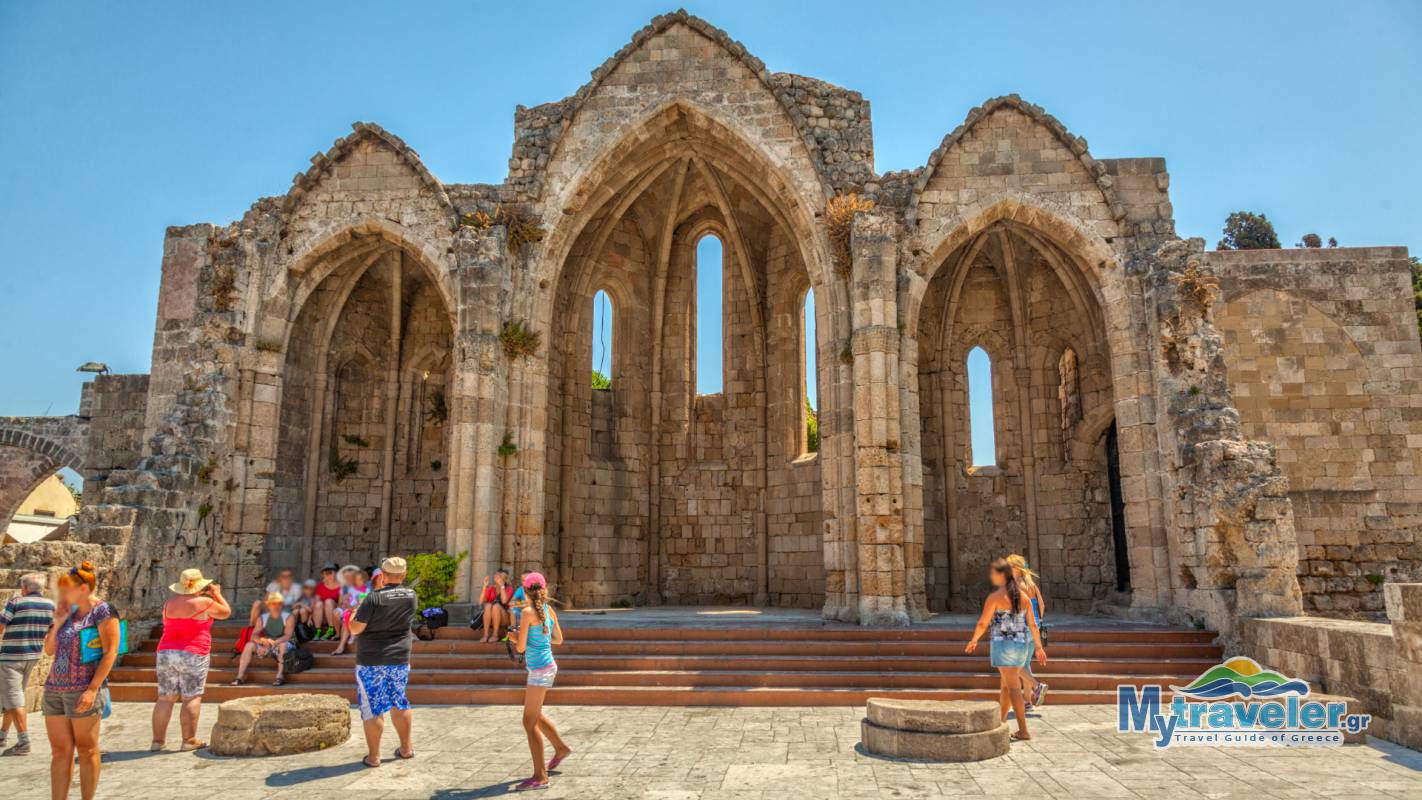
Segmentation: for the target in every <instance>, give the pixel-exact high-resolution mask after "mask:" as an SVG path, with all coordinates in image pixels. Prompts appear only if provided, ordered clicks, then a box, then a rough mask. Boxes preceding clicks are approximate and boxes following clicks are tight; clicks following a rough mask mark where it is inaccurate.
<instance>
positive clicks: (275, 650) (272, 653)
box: [252, 642, 291, 661]
mask: <svg viewBox="0 0 1422 800" xmlns="http://www.w3.org/2000/svg"><path fill="white" fill-rule="evenodd" d="M288 647H291V642H280V643H278V644H274V645H272V646H271V647H263V646H261V645H259V644H255V643H254V644H253V645H252V648H253V649H252V652H254V653H255V654H256V656H257V658H268V657H270V658H275V659H276V660H277V661H280V660H281V659H282V656H283V655H285V654H286V650H287V648H288Z"/></svg>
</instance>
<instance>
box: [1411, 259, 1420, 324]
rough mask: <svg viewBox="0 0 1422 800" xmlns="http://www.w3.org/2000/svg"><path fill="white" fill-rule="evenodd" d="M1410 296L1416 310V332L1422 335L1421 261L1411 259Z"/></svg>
mask: <svg viewBox="0 0 1422 800" xmlns="http://www.w3.org/2000/svg"><path fill="white" fill-rule="evenodd" d="M1412 295H1413V298H1414V304H1415V305H1416V308H1417V330H1418V334H1419V335H1422V259H1418V258H1417V256H1413V257H1412Z"/></svg>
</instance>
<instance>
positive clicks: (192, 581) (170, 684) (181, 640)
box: [149, 569, 232, 752]
mask: <svg viewBox="0 0 1422 800" xmlns="http://www.w3.org/2000/svg"><path fill="white" fill-rule="evenodd" d="M168 588H169V589H171V590H172V592H173V596H172V597H170V598H168V602H166V603H164V604H163V635H162V636H161V637H160V638H159V639H158V661H157V672H158V701H157V702H156V703H154V704H153V744H152V745H151V746H150V747H149V749H150V750H153V751H155V752H156V751H158V750H162V749H163V742H164V740H165V739H166V738H167V736H168V721H169V720H170V719H172V716H173V703H175V702H177V701H178V700H180V699H181V700H182V703H183V710H182V712H181V714H180V715H179V721H180V725H181V727H182V731H183V745H182V747H183V749H184V750H196V749H197V748H199V747H203V746H205V745H206V743H205V742H202V741H200V740H199V739H198V738H197V727H198V714H199V713H200V712H201V711H202V693H203V687H205V686H206V685H207V669H208V665H209V657H210V654H211V653H212V623H213V622H214V621H215V620H219V619H227V618H228V617H229V616H231V615H232V607H231V606H229V605H228V604H227V600H226V599H225V598H224V597H223V596H222V587H220V586H218V585H217V584H215V583H213V582H212V581H211V580H209V579H207V578H204V577H203V576H202V570H197V569H187V570H183V574H182V575H181V576H179V578H178V582H177V583H175V584H173V585H171V586H169V587H168Z"/></svg>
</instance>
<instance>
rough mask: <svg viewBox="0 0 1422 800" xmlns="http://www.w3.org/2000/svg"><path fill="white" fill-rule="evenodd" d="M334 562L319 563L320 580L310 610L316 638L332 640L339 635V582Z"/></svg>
mask: <svg viewBox="0 0 1422 800" xmlns="http://www.w3.org/2000/svg"><path fill="white" fill-rule="evenodd" d="M338 569H339V568H338V567H337V566H336V562H334V561H327V562H326V563H325V564H322V565H321V582H320V583H318V584H316V591H315V594H316V600H315V605H314V606H313V608H312V612H311V624H312V625H315V626H316V638H317V639H321V640H325V641H333V640H335V639H338V638H340V635H341V614H340V605H341V582H340V580H339V578H338V576H337V574H336V572H337V570H338Z"/></svg>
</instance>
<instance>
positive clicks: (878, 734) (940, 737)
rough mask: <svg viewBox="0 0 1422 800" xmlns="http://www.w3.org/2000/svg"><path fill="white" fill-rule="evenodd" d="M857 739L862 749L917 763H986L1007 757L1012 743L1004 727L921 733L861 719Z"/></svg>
mask: <svg viewBox="0 0 1422 800" xmlns="http://www.w3.org/2000/svg"><path fill="white" fill-rule="evenodd" d="M860 736H861V737H862V739H863V744H864V749H865V750H868V751H869V752H871V753H875V754H877V755H881V756H893V757H895V758H912V759H917V760H920V761H952V762H962V761H986V760H988V759H989V758H997V757H998V756H1005V755H1007V751H1008V750H1009V749H1011V746H1012V740H1011V738H1010V736H1009V734H1008V732H1007V726H1006V725H1003V724H1001V723H998V726H997V727H996V728H994V729H992V730H987V731H977V732H976V733H922V732H919V731H901V730H898V729H895V728H883V727H880V726H878V725H875V724H874V723H872V722H870V721H869V720H867V719H866V720H864V722H863V724H862V726H861V733H860Z"/></svg>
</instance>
